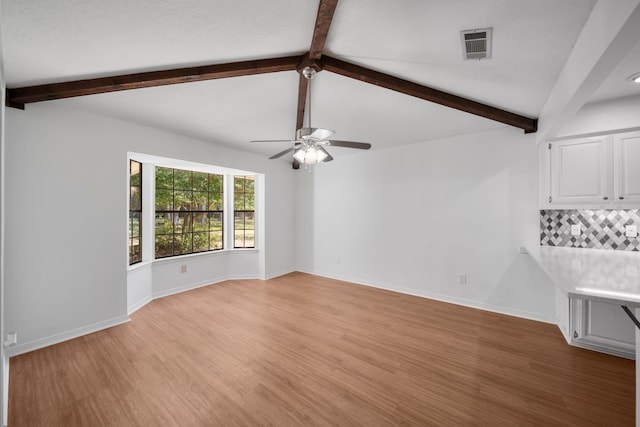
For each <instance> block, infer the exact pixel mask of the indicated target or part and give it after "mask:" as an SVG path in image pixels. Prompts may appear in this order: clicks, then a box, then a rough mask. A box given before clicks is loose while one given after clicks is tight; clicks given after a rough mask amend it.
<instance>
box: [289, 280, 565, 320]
mask: <svg viewBox="0 0 640 427" xmlns="http://www.w3.org/2000/svg"><path fill="white" fill-rule="evenodd" d="M298 271H300V272H302V273H307V274H313V275H316V276H322V277H327V278H329V279H335V280H341V281H343V282H349V283H354V284H356V285H361V286H369V287H372V288H377V289H384V290H386V291H392V292H398V293H401V294H406V295H413V296H416V297H421V298H427V299H432V300H435V301H442V302H447V303H450V304H456V305H461V306H464V307H470V308H475V309H478V310H484V311H489V312H492V313H498V314H504V315H507V316H513V317H519V318H522V319H528V320H534V321H536V322H543V323H550V324H553V325H557V324H558V322H557V320H556V319H555V318H554V317H547V316H542V315H540V314H538V313H531V312H528V311H524V310H517V309H511V308H508V307H502V306H496V305H492V304H486V303H482V302H479V301H473V300H468V299H464V298H456V297H451V296H448V295H442V294H438V293H434V292H425V291H421V290H418V289H411V288H404V287H401V286H393V285H389V284H386V283H377V282H372V281H369V280H367V281H364V280H359V279H357V278H353V277H341V276H336V275H332V274H323V273H316V272H310V271H302V270H298Z"/></svg>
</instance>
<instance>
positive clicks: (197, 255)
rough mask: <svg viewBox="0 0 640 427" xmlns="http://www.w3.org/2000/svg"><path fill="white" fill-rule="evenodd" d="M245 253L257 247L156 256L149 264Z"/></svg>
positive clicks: (253, 250) (255, 250)
mask: <svg viewBox="0 0 640 427" xmlns="http://www.w3.org/2000/svg"><path fill="white" fill-rule="evenodd" d="M240 252H243V253H247V252H255V253H257V252H258V249H256V248H247V249H244V248H238V249H220V250H217V251H210V252H198V253H195V254H186V255H177V256H171V257H166V258H158V259H154V260H153V261H149V262H148V263H149V264H156V263H157V264H163V263H169V262H173V261H176V260H181V259H189V258H201V257H207V256H222V255H223V254H224V255H229V254H233V253H240Z"/></svg>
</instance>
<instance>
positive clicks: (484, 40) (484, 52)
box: [460, 28, 492, 59]
mask: <svg viewBox="0 0 640 427" xmlns="http://www.w3.org/2000/svg"><path fill="white" fill-rule="evenodd" d="M491 32H492V29H491V28H484V29H482V30H467V31H461V32H460V36H461V39H462V55H463V57H464V59H488V58H491Z"/></svg>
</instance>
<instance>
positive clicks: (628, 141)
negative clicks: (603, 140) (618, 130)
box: [613, 132, 640, 203]
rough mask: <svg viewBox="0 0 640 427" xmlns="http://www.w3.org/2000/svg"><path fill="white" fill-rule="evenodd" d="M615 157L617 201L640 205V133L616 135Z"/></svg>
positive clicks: (614, 139) (614, 143) (614, 142)
mask: <svg viewBox="0 0 640 427" xmlns="http://www.w3.org/2000/svg"><path fill="white" fill-rule="evenodd" d="M613 155H614V174H615V180H614V189H615V198H616V201H617V202H622V203H626V202H630V203H640V132H630V133H622V134H619V135H615V136H614V137H613Z"/></svg>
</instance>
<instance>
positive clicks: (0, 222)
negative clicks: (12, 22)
mask: <svg viewBox="0 0 640 427" xmlns="http://www.w3.org/2000/svg"><path fill="white" fill-rule="evenodd" d="M1 7H2V6H1V5H0V17H1V16H2V10H1ZM5 87H6V86H5V81H4V55H3V49H2V40H1V39H0V359H1V360H2V367H0V422H2V425H3V426H5V425H7V410H8V406H9V396H8V394H9V359H8V357H7V356H6V354H5V350H4V337H5V334H4V315H5V314H4V313H5V312H4V253H5V251H4V248H5V246H4V236H5V229H4V218H5V213H4V212H5V201H4V181H5V178H4V176H5V160H4V159H5V149H4V147H5V143H4V133H5V132H4V130H5V115H4V110H5V107H4V103H5Z"/></svg>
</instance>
